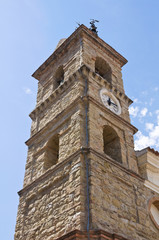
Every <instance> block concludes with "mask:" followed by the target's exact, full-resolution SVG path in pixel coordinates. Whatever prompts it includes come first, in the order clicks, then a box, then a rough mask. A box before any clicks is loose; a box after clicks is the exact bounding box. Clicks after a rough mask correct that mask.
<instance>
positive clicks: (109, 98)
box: [100, 89, 121, 115]
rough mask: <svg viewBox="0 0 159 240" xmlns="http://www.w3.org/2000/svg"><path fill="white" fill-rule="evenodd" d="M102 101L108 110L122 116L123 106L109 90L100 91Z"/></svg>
mask: <svg viewBox="0 0 159 240" xmlns="http://www.w3.org/2000/svg"><path fill="white" fill-rule="evenodd" d="M100 97H101V100H102V102H103V104H104V106H105V107H106V108H108V109H109V110H111V111H112V112H114V113H116V114H117V115H120V114H121V106H120V103H119V101H118V99H117V98H116V97H115V96H114V95H113V94H112V93H111V92H109V91H108V90H107V89H101V90H100Z"/></svg>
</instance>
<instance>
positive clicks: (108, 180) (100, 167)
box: [90, 152, 159, 240]
mask: <svg viewBox="0 0 159 240" xmlns="http://www.w3.org/2000/svg"><path fill="white" fill-rule="evenodd" d="M90 159H91V160H90V208H91V229H103V230H105V231H109V232H112V233H117V234H119V235H121V236H123V237H125V238H126V239H130V240H154V239H155V240H158V239H159V230H158V229H157V228H156V227H155V226H154V224H153V223H152V221H151V219H150V216H149V211H148V203H149V200H150V199H151V198H152V197H153V196H157V194H156V193H155V192H153V191H152V190H150V189H148V188H146V187H145V186H144V182H143V180H142V179H140V177H136V176H135V175H134V176H133V174H131V173H128V172H127V171H125V169H124V168H121V167H120V166H119V167H118V166H117V165H116V166H115V164H113V162H111V160H110V159H109V158H108V157H107V156H104V155H99V154H97V153H95V152H94V153H93V152H92V154H91V156H90Z"/></svg>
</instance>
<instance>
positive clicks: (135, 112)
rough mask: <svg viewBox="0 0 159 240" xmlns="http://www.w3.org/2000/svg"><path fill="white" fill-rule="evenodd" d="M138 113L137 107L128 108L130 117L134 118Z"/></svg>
mask: <svg viewBox="0 0 159 240" xmlns="http://www.w3.org/2000/svg"><path fill="white" fill-rule="evenodd" d="M138 112H139V108H138V107H133V106H131V107H130V108H129V113H130V115H132V116H133V117H136V116H137V114H138Z"/></svg>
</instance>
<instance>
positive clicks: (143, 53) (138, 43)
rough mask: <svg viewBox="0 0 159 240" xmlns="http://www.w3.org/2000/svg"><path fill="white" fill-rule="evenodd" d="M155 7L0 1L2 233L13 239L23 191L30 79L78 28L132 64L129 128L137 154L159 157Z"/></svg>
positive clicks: (126, 0)
mask: <svg viewBox="0 0 159 240" xmlns="http://www.w3.org/2000/svg"><path fill="white" fill-rule="evenodd" d="M158 12H159V1H158V0H152V1H150V0H120V1H119V0H87V1H86V0H85V1H84V0H78V1H73V0H67V1H65V0H47V1H46V0H45V1H44V0H43V1H42V0H14V1H12V0H0V35H1V40H0V43H1V44H0V53H1V54H0V66H1V67H0V76H1V80H0V84H1V87H0V106H1V118H0V128H1V130H0V132H1V140H0V141H1V142H0V146H1V168H0V178H1V179H0V188H1V198H0V203H1V204H0V216H1V217H0V233H1V239H3V240H11V239H13V235H14V228H15V223H16V214H17V206H18V195H17V191H19V190H20V189H21V188H22V184H23V177H24V170H25V162H26V155H27V147H26V146H25V144H24V142H25V141H26V140H27V139H28V138H29V135H30V125H31V120H30V119H29V117H28V114H29V113H30V112H31V111H32V110H33V109H34V107H35V101H36V92H37V80H35V79H33V78H32V77H31V74H32V73H33V72H34V71H35V70H36V69H37V68H38V67H39V66H40V65H41V64H42V63H43V62H44V60H45V59H46V58H47V57H48V56H50V55H51V54H52V52H53V51H54V49H55V47H56V45H57V43H58V41H59V40H60V39H61V38H67V37H68V36H69V35H70V34H71V33H72V32H73V31H74V30H75V28H76V26H77V24H76V22H80V23H83V24H85V25H86V26H87V27H89V19H90V18H95V19H98V20H99V21H100V22H99V23H98V24H97V26H98V31H99V36H100V37H101V38H102V39H103V40H104V41H106V42H107V43H108V44H110V45H111V46H112V47H113V48H115V49H116V50H117V51H118V52H119V53H121V54H122V55H123V56H124V57H125V58H127V59H128V63H127V64H126V65H125V66H124V67H123V71H122V72H123V80H124V86H125V91H126V94H127V95H128V96H129V97H130V98H131V99H132V100H134V103H133V104H132V106H131V107H130V114H131V121H132V124H133V125H135V126H136V127H137V128H138V129H139V132H138V133H137V134H136V136H135V146H136V149H141V148H144V147H146V146H148V145H150V146H151V147H153V148H155V149H156V150H158V151H159V70H158V69H159V59H158V55H159V46H158V45H159V14H158Z"/></svg>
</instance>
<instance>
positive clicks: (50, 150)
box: [44, 135, 59, 169]
mask: <svg viewBox="0 0 159 240" xmlns="http://www.w3.org/2000/svg"><path fill="white" fill-rule="evenodd" d="M58 158H59V137H58V135H55V136H54V137H52V138H51V139H50V140H49V141H48V143H47V145H46V151H45V160H44V168H45V169H48V168H50V167H51V166H53V165H55V164H56V163H57V162H58Z"/></svg>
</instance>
